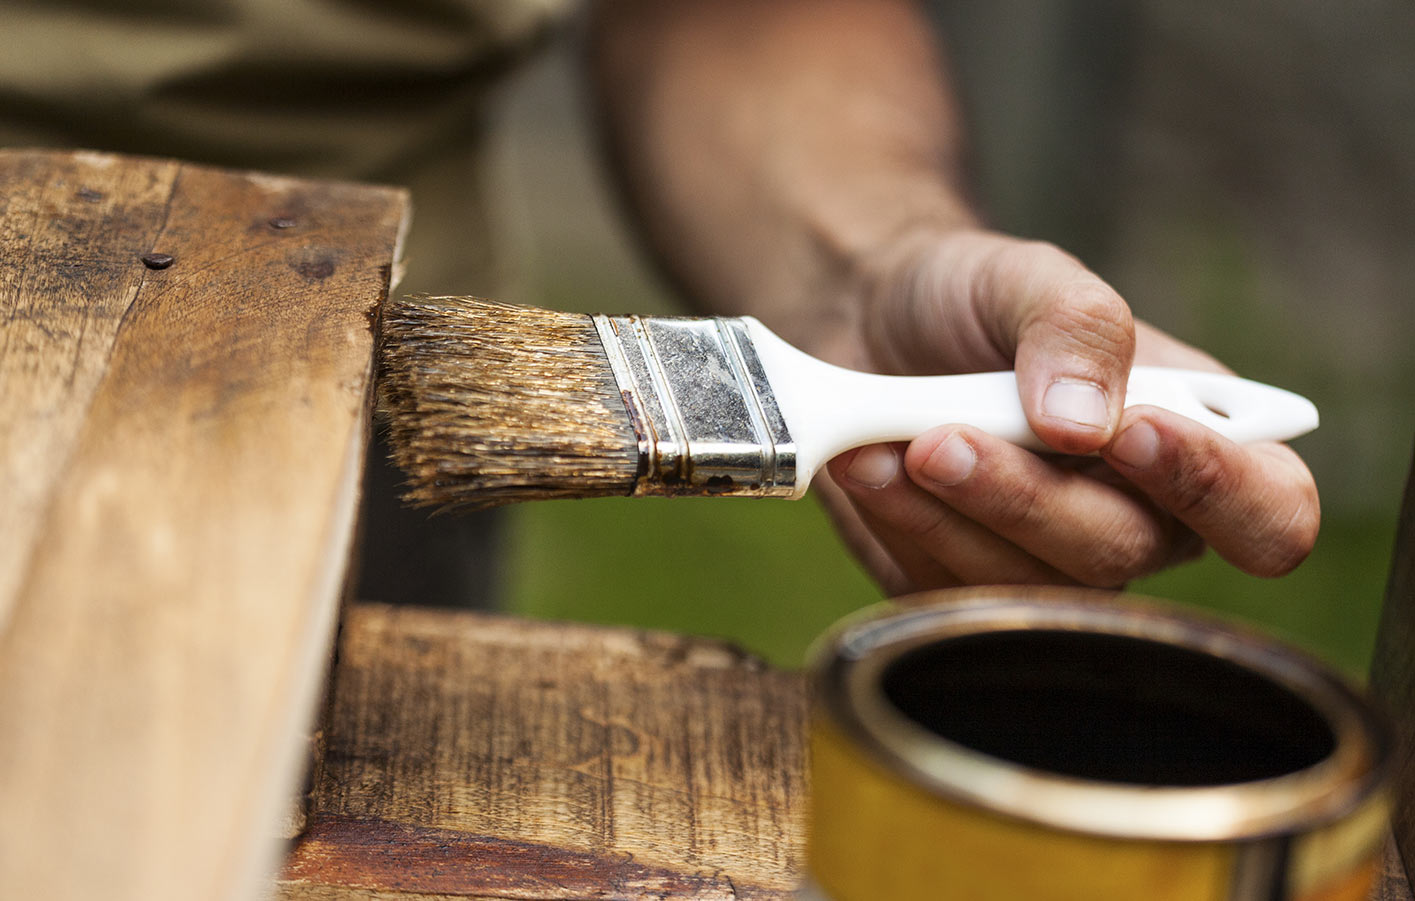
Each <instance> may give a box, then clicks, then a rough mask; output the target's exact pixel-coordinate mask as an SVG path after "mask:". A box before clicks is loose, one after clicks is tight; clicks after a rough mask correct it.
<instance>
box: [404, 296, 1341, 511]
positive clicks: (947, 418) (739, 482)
mask: <svg viewBox="0 0 1415 901" xmlns="http://www.w3.org/2000/svg"><path fill="white" fill-rule="evenodd" d="M383 333H384V340H383V350H382V352H383V378H382V380H381V387H380V391H381V395H382V397H381V402H382V405H383V407H384V408H385V409H386V410H387V411H388V412H389V413H390V416H391V426H390V438H391V442H392V445H393V457H394V460H395V462H396V463H397V464H398V465H399V466H400V467H401V468H402V469H403V470H404V471H405V472H406V473H407V474H408V476H409V488H408V491H407V493H406V499H407V500H408V501H410V502H411V503H414V504H417V505H421V506H436V507H442V508H460V509H469V508H473V509H474V508H481V507H491V506H496V505H499V504H505V503H512V502H516V501H524V500H536V499H544V498H567V497H595V496H606V495H731V496H754V497H791V498H795V497H800V496H802V495H803V494H805V492H806V488H807V487H808V486H809V484H810V481H811V477H812V476H813V475H815V473H816V472H817V471H818V470H819V469H820V468H821V467H822V466H823V465H825V463H826V461H827V460H829V459H831V458H832V457H834V456H836V455H837V454H840V453H842V452H844V451H846V450H849V449H850V448H853V447H859V446H861V445H865V444H874V443H878V442H883V441H904V440H909V439H912V438H914V437H917V436H918V435H919V434H921V433H922V432H924V431H926V430H928V429H930V428H933V427H935V426H938V425H943V424H945V423H960V424H969V425H973V426H976V427H978V428H980V429H982V430H984V431H986V432H989V433H990V434H993V435H996V436H997V437H999V438H1002V439H1004V440H1007V441H1010V442H1012V443H1014V444H1017V445H1020V446H1022V447H1027V448H1032V449H1034V450H1047V448H1046V446H1045V445H1043V444H1042V442H1041V441H1040V440H1039V439H1038V438H1037V437H1036V435H1035V434H1033V433H1032V430H1031V429H1030V428H1029V427H1028V425H1027V420H1026V417H1025V416H1024V415H1023V411H1022V404H1021V401H1020V399H1019V397H1018V394H1017V381H1016V377H1015V375H1014V373H1012V372H988V373H972V374H965V375H942V376H890V375H876V374H872V373H864V372H856V371H853V370H849V369H843V368H841V367H839V366H834V365H832V364H829V363H826V362H824V361H822V360H819V359H816V358H815V357H812V356H810V355H809V354H806V353H804V352H802V351H800V350H798V349H797V348H795V347H792V346H791V345H790V344H788V343H786V342H785V341H783V340H782V339H781V338H780V337H778V336H777V335H775V334H774V333H773V332H771V331H770V330H769V329H767V328H766V326H764V325H762V324H761V323H760V322H759V321H757V320H756V319H754V318H752V317H749V316H744V317H719V318H679V317H643V316H602V315H595V316H587V315H583V314H578V313H563V312H556V311H552V310H542V309H538V308H535V307H526V306H518V305H514V304H508V303H501V302H497V301H491V300H482V299H479V298H471V297H429V296H416V297H406V298H400V299H398V300H396V301H394V302H393V303H391V304H390V308H389V309H388V311H387V312H386V313H385V316H384V322H383ZM1136 404H1150V405H1154V406H1159V407H1164V408H1166V409H1169V410H1172V411H1174V412H1176V413H1180V414H1182V415H1184V416H1188V417H1190V418H1191V419H1195V420H1197V421H1198V422H1200V423H1202V424H1204V425H1206V426H1208V427H1209V428H1212V429H1214V430H1215V431H1217V432H1219V433H1221V434H1223V435H1225V436H1227V437H1229V438H1232V439H1233V440H1236V441H1240V442H1246V441H1259V440H1271V441H1285V440H1287V439H1290V438H1294V437H1296V436H1298V435H1301V434H1303V433H1305V432H1308V431H1310V430H1311V429H1313V428H1316V426H1317V410H1316V408H1315V407H1314V406H1313V405H1312V403H1311V402H1310V401H1308V400H1307V399H1305V398H1303V397H1300V396H1298V395H1296V394H1292V393H1291V392H1288V391H1283V390H1281V389H1278V388H1273V387H1271V386H1268V385H1263V384H1260V383H1257V382H1252V381H1248V380H1246V379H1240V378H1237V377H1235V376H1228V375H1221V374H1216V373H1209V372H1194V371H1189V370H1179V369H1162V368H1153V367H1136V368H1135V369H1133V370H1132V371H1131V374H1130V380H1129V387H1128V390H1127V395H1126V405H1127V406H1133V405H1136Z"/></svg>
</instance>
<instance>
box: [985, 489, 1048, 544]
mask: <svg viewBox="0 0 1415 901" xmlns="http://www.w3.org/2000/svg"><path fill="white" fill-rule="evenodd" d="M1014 482H1015V483H1014V484H1010V485H1009V486H1008V488H1007V490H1006V491H999V492H996V493H994V494H993V496H992V498H991V499H992V501H993V503H992V504H991V505H990V506H989V509H987V510H986V511H985V513H984V515H985V517H986V521H987V523H988V526H989V528H991V529H992V530H993V531H995V532H997V533H999V534H1001V535H1006V536H1014V537H1015V536H1022V535H1030V534H1034V533H1036V532H1038V531H1042V530H1044V529H1046V528H1048V527H1049V526H1050V525H1051V517H1050V515H1049V514H1048V506H1047V491H1046V489H1045V488H1044V487H1043V486H1042V485H1041V484H1040V483H1039V482H1038V481H1037V480H1035V479H1016V480H1014Z"/></svg>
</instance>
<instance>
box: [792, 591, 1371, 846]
mask: <svg viewBox="0 0 1415 901" xmlns="http://www.w3.org/2000/svg"><path fill="white" fill-rule="evenodd" d="M1028 633H1031V634H1039V633H1061V634H1063V635H1083V636H1102V637H1103V639H1105V640H1109V639H1116V640H1120V641H1134V642H1141V643H1145V644H1144V647H1153V648H1154V649H1155V650H1156V652H1157V653H1161V654H1171V655H1173V654H1181V655H1182V654H1184V653H1186V652H1187V653H1192V654H1193V655H1197V656H1198V657H1200V658H1203V659H1205V660H1213V661H1222V662H1223V663H1222V664H1221V665H1223V666H1225V667H1229V668H1230V669H1233V670H1234V671H1235V672H1241V673H1243V674H1246V675H1244V676H1243V677H1242V678H1251V677H1256V678H1257V679H1258V680H1262V681H1264V682H1266V683H1270V684H1271V685H1272V686H1275V687H1276V688H1277V689H1279V690H1280V691H1281V692H1285V693H1287V694H1289V695H1290V696H1292V697H1293V698H1295V699H1297V700H1298V701H1300V703H1301V704H1302V705H1305V707H1306V708H1307V709H1308V710H1310V711H1311V713H1312V714H1314V715H1315V717H1316V718H1319V719H1320V721H1321V723H1323V724H1324V725H1325V727H1326V729H1327V730H1329V733H1330V746H1329V750H1328V749H1326V748H1324V749H1323V751H1322V753H1321V754H1320V757H1319V759H1314V760H1312V761H1310V762H1304V763H1303V764H1302V765H1300V766H1299V767H1297V768H1295V769H1292V770H1291V771H1285V772H1281V773H1280V774H1277V775H1272V776H1267V777H1264V778H1253V779H1245V780H1243V781H1234V782H1223V783H1219V784H1183V785H1178V784H1144V783H1143V782H1140V781H1137V782H1130V781H1115V780H1102V779H1096V778H1088V777H1086V776H1083V775H1076V774H1074V773H1065V772H1054V771H1049V770H1048V769H1046V768H1043V767H1039V766H1035V765H1026V764H1024V763H1019V762H1017V761H1016V760H1010V759H1005V758H1004V757H1003V756H997V755H995V754H993V753H985V752H983V751H980V750H977V749H976V748H974V747H969V746H967V745H965V744H963V743H960V742H959V741H955V740H950V738H948V737H945V736H944V735H942V734H940V733H939V732H937V731H935V730H933V729H930V728H927V727H926V726H925V725H922V724H921V722H920V721H919V720H918V719H917V718H916V717H913V716H911V715H909V714H907V713H905V712H904V711H902V710H901V709H900V707H899V706H898V705H897V704H896V703H895V701H894V700H891V698H890V696H888V695H887V693H886V691H885V689H884V687H883V684H884V682H885V680H886V678H887V677H888V674H889V673H890V672H891V667H893V666H896V665H897V664H899V663H900V661H903V660H906V659H908V658H909V655H910V654H911V653H913V652H918V651H920V649H928V648H931V647H932V646H936V645H937V646H943V645H945V644H947V643H948V642H954V641H957V640H959V639H968V638H970V637H975V636H993V635H999V634H1028ZM814 657H815V664H814V682H815V684H814V687H815V692H816V704H817V714H816V715H818V716H826V717H829V718H830V720H831V721H833V722H834V723H835V725H836V726H837V728H839V729H840V730H841V731H842V732H843V733H844V734H845V735H846V736H848V737H849V738H850V740H851V741H853V742H855V743H857V744H858V745H860V746H861V747H862V748H863V749H864V750H865V751H866V752H867V754H868V756H869V757H871V758H872V759H873V760H875V761H876V762H877V763H879V764H880V765H882V766H884V767H885V768H886V769H888V770H890V771H893V772H896V773H898V774H900V775H902V776H904V777H905V778H907V779H908V780H910V781H911V782H912V783H914V784H916V785H918V786H919V787H920V788H921V790H923V791H928V792H931V793H934V794H936V795H939V796H941V797H944V798H948V799H952V800H954V801H959V802H963V803H967V804H970V805H974V806H977V807H979V808H983V809H986V810H990V811H993V812H995V813H1000V814H1004V815H1009V816H1012V817H1016V818H1019V819H1022V820H1024V821H1029V822H1033V823H1038V824H1041V825H1045V826H1050V827H1054V828H1058V829H1065V830H1069V831H1076V832H1081V833H1087V834H1094V835H1103V836H1111V837H1120V838H1132V839H1148V840H1160V841H1238V840H1247V839H1257V838H1263V837H1269V836H1275V835H1283V834H1296V833H1301V832H1306V831H1310V830H1313V829H1316V828H1319V827H1320V826H1322V825H1324V824H1326V823H1330V822H1334V821H1336V820H1339V819H1341V818H1342V817H1344V816H1346V815H1348V814H1350V813H1351V812H1352V811H1354V810H1356V809H1357V808H1358V807H1359V806H1360V805H1361V804H1362V803H1363V802H1365V801H1367V800H1368V799H1369V798H1370V797H1371V795H1372V794H1373V792H1375V791H1376V790H1377V789H1379V788H1380V786H1381V785H1383V784H1384V782H1385V776H1386V769H1387V767H1388V766H1389V758H1390V746H1391V740H1390V737H1389V733H1388V731H1387V729H1386V727H1385V724H1384V722H1383V721H1382V719H1381V718H1380V717H1379V716H1377V715H1376V714H1375V712H1374V711H1373V710H1372V709H1371V708H1370V706H1369V705H1368V704H1367V703H1366V702H1365V700H1364V699H1363V697H1362V696H1361V694H1360V693H1359V692H1358V691H1357V690H1356V689H1354V688H1353V687H1352V686H1351V685H1350V684H1348V683H1347V682H1346V681H1345V680H1344V679H1343V678H1341V677H1340V676H1338V675H1336V674H1335V673H1333V672H1332V671H1330V670H1329V669H1328V668H1327V667H1325V666H1324V665H1322V664H1321V663H1320V662H1318V661H1317V660H1315V659H1314V658H1312V657H1310V656H1308V655H1306V654H1304V653H1302V652H1300V651H1297V650H1294V649H1292V648H1289V647H1286V646H1284V645H1281V644H1278V643H1276V642H1273V641H1271V640H1269V639H1267V638H1265V637H1262V636H1259V635H1256V634H1253V633H1250V632H1247V631H1244V630H1241V629H1238V628H1235V627H1234V626H1233V625H1231V624H1229V623H1226V622H1221V621H1218V620H1215V619H1210V618H1207V617H1203V616H1200V615H1196V614H1194V613H1192V612H1189V611H1183V612H1181V611H1180V610H1178V609H1177V608H1175V607H1174V606H1172V605H1168V604H1163V603H1160V602H1156V601H1151V600H1149V599H1141V598H1136V597H1133V596H1120V595H1116V594H1113V593H1109V592H1097V591H1077V590H1059V589H1033V588H1009V589H987V590H978V589H970V590H955V591H944V592H933V593H929V594H925V595H919V596H915V597H913V598H905V599H901V600H899V601H895V602H890V603H887V604H884V605H879V606H876V607H872V608H869V609H868V610H865V611H861V613H860V614H858V615H856V616H854V617H851V618H849V619H847V620H846V621H844V622H843V623H842V624H840V626H838V627H837V628H836V629H835V630H834V631H833V632H832V633H831V634H830V635H829V636H827V638H826V639H825V640H824V642H823V643H822V644H821V645H820V646H818V648H817V651H816V653H815V655H814Z"/></svg>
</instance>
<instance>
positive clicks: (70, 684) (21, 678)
mask: <svg viewBox="0 0 1415 901" xmlns="http://www.w3.org/2000/svg"><path fill="white" fill-rule="evenodd" d="M0 197H4V198H6V200H5V207H4V211H3V217H0V223H3V224H2V225H0V229H3V232H0V304H3V307H0V311H3V312H0V377H3V379H4V382H3V391H0V404H3V407H0V411H3V413H4V414H5V415H6V417H7V420H8V421H7V424H6V429H5V430H4V431H5V433H6V437H5V438H4V439H3V443H0V469H3V478H4V484H6V485H7V486H18V485H23V486H24V487H23V489H22V490H21V494H20V497H21V498H22V501H21V503H19V504H12V503H11V502H10V500H9V499H8V498H7V501H6V503H5V504H0V508H13V509H6V510H5V512H4V513H3V514H0V515H4V516H5V518H4V519H3V520H0V546H5V547H6V556H5V557H3V558H0V586H5V588H4V593H3V594H0V601H3V600H4V599H5V598H7V597H8V603H7V607H8V610H7V611H5V612H4V614H3V619H0V798H3V799H4V800H3V803H0V885H3V886H4V887H5V889H4V890H5V894H6V895H7V896H11V897H16V898H22V897H33V898H40V897H43V898H94V897H105V898H143V899H152V898H158V899H165V898H194V897H195V898H242V897H250V896H252V895H253V894H255V893H258V892H259V891H261V890H262V889H263V887H264V886H265V884H266V879H268V873H269V870H268V869H265V868H266V867H269V866H272V865H273V864H274V862H275V859H276V856H277V855H278V853H279V847H278V843H277V842H276V841H275V833H276V832H277V830H278V828H279V819H280V815H281V809H282V806H283V804H284V802H285V801H286V799H287V796H288V795H289V794H290V793H292V792H293V790H294V786H295V784H296V782H297V781H298V777H299V765H300V757H301V749H302V748H303V747H304V746H305V744H306V740H307V737H308V736H307V727H308V724H309V719H310V716H311V712H312V710H313V708H314V704H315V699H316V697H317V694H318V688H319V684H320V680H321V675H322V672H323V670H324V668H325V661H326V659H327V653H328V642H329V639H330V636H331V634H332V631H333V626H334V618H335V614H336V610H337V603H338V599H339V594H340V587H341V584H342V580H343V574H344V571H345V563H346V560H347V554H348V548H349V541H350V536H351V533H352V526H353V518H354V517H353V511H354V505H355V499H356V494H357V481H358V473H359V469H360V465H361V456H362V449H363V446H364V441H365V437H366V434H367V424H368V406H369V385H370V367H371V362H372V352H373V336H372V334H371V331H372V326H371V322H372V321H373V317H374V314H375V313H376V311H377V307H378V304H379V303H380V301H381V299H382V298H383V297H384V296H385V295H386V292H387V288H388V282H389V275H390V269H391V265H392V263H393V261H394V259H395V257H396V253H397V250H396V248H397V244H398V242H399V236H400V234H401V230H402V227H403V222H404V219H405V217H406V209H407V207H406V199H405V197H404V195H403V193H402V192H400V191H396V190H391V189H385V188H374V187H364V186H354V185H342V184H329V183H317V182H307V181H297V180H291V179H281V178H271V177H267V176H261V175H256V174H250V173H236V172H229V171H223V170H217V169H210V168H204V167H198V166H192V165H184V164H179V163H174V162H163V161H152V160H132V159H125V158H120V157H116V156H105V155H99V154H85V153H76V154H55V153H46V152H23V151H5V152H3V153H0ZM149 252H157V253H162V254H168V255H170V256H171V257H172V258H173V261H172V263H171V265H170V266H169V267H167V268H151V267H149V266H145V265H144V264H143V262H142V261H141V260H140V259H139V258H140V257H141V256H142V255H144V254H147V253H149ZM16 423H18V425H16ZM7 490H8V489H7Z"/></svg>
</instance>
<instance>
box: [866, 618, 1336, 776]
mask: <svg viewBox="0 0 1415 901" xmlns="http://www.w3.org/2000/svg"><path fill="white" fill-rule="evenodd" d="M881 688H882V689H883V692H884V695H885V697H886V698H887V699H888V700H889V702H890V703H891V704H893V705H894V706H895V707H896V708H897V709H898V710H899V712H900V713H902V714H904V715H905V716H906V717H908V718H909V719H911V720H913V721H914V722H916V723H918V724H919V725H921V726H923V727H925V728H926V729H928V730H930V731H931V732H933V733H935V734H937V735H939V736H941V737H942V738H945V739H947V740H949V741H952V742H955V743H957V744H960V745H963V746H965V747H967V748H970V749H972V750H974V751H978V752H981V753H983V754H988V755H991V756H993V757H998V758H1001V759H1003V760H1007V761H1010V762H1013V763H1017V764H1021V765H1023V766H1028V767H1032V768H1035V769H1038V770H1043V771H1047V772H1050V773H1053V774H1056V775H1060V776H1069V777H1076V778H1081V779H1089V780H1097V781H1105V782H1116V783H1124V784H1138V785H1153V786H1213V785H1229V784H1235V783H1241V782H1250V781H1254V780H1260V779H1269V778H1275V777H1278V776H1283V775H1286V774H1289V773H1293V772H1297V771H1299V770H1302V769H1306V768H1307V767H1310V766H1313V765H1315V764H1317V763H1320V762H1321V761H1322V760H1324V759H1325V758H1326V757H1328V756H1329V755H1330V754H1331V753H1332V751H1333V750H1334V748H1335V747H1336V736H1335V733H1334V732H1333V729H1332V726H1331V725H1330V724H1329V723H1328V721H1327V719H1326V718H1325V717H1324V716H1323V715H1322V713H1321V711H1319V710H1318V709H1317V708H1315V707H1314V706H1313V705H1312V704H1311V703H1310V702H1309V701H1307V700H1306V699H1304V698H1302V697H1301V696H1300V695H1298V694H1297V693H1296V692H1295V691H1293V690H1292V689H1291V688H1289V687H1287V686H1285V685H1282V684H1280V683H1279V682H1277V681H1275V680H1273V679H1272V678H1269V677H1267V676H1264V675H1262V674H1260V673H1258V672H1255V671H1253V670H1251V669H1248V668H1246V667H1244V666H1242V665H1240V664H1237V663H1234V662H1232V661H1229V660H1226V659H1224V658H1221V657H1217V656H1214V655H1210V654H1205V653H1202V652H1200V651H1196V650H1190V649H1188V648H1183V647H1176V646H1173V645H1169V644H1165V643H1161V642H1157V641H1148V640H1144V639H1139V638H1133V637H1129V636H1122V635H1108V634H1096V633H1088V632H1076V631H1067V630H1060V629H1057V630H1046V629H1039V630H1032V629H1029V630H1017V631H999V632H990V633H986V634H972V635H962V636H957V637H952V638H946V639H943V640H939V641H934V642H931V643H928V644H925V645H923V646H921V647H917V648H914V649H912V650H910V651H907V652H905V653H904V654H902V655H901V656H900V657H899V658H898V659H896V660H894V661H892V662H891V663H889V664H888V665H887V666H886V667H885V669H884V672H883V674H882V684H881Z"/></svg>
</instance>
